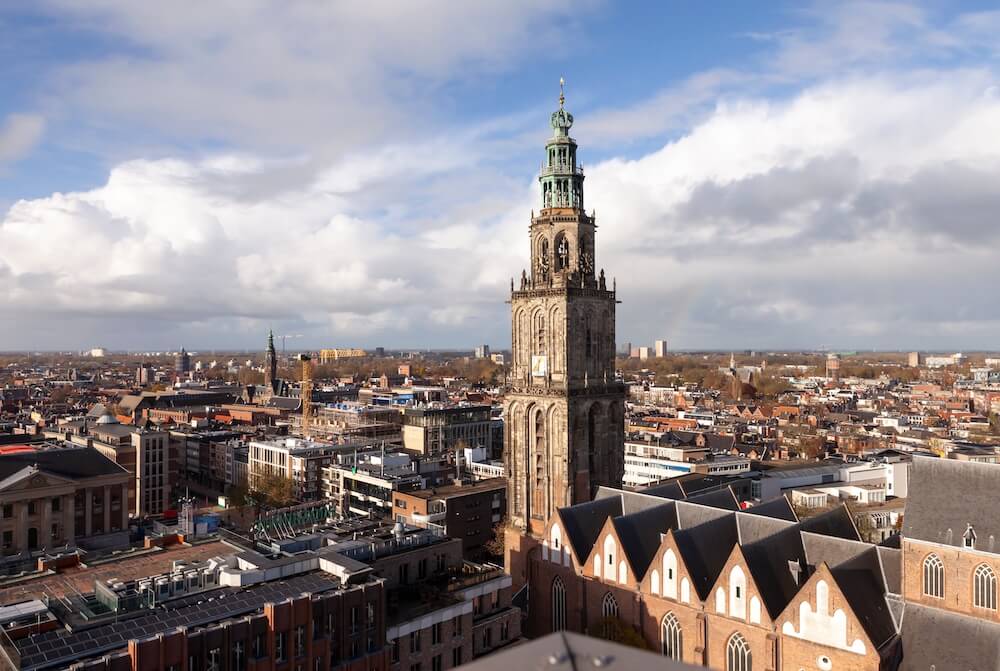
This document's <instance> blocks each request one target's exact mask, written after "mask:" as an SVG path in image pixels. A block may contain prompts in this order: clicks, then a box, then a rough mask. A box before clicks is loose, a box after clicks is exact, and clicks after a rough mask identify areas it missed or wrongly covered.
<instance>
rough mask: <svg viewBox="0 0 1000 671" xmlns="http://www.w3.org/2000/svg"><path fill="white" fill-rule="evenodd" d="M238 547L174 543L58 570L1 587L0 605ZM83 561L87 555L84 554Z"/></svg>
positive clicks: (88, 588) (89, 587)
mask: <svg viewBox="0 0 1000 671" xmlns="http://www.w3.org/2000/svg"><path fill="white" fill-rule="evenodd" d="M236 551H237V549H236V548H234V546H232V545H229V544H228V543H223V542H222V541H213V542H211V543H203V544H201V545H195V546H180V547H178V546H175V547H172V548H168V549H166V550H163V551H161V552H154V553H150V554H142V555H137V556H132V557H129V556H125V557H123V558H122V559H119V560H117V561H110V562H108V563H106V564H100V565H97V566H93V567H84V568H72V569H64V570H63V571H62V572H61V573H58V574H55V575H49V576H45V577H43V578H38V579H36V580H31V581H28V582H23V583H21V584H18V585H12V586H10V587H0V606H3V605H8V604H13V603H18V602H21V601H27V600H29V599H44V598H45V597H50V598H51V597H63V596H71V595H73V594H77V593H80V592H83V593H86V592H92V591H94V581H95V580H99V581H101V582H105V581H107V580H108V579H109V578H118V579H119V580H121V581H123V582H124V581H128V580H138V579H139V578H145V577H148V576H151V575H158V574H160V573H166V572H168V571H170V570H171V569H172V568H173V562H175V561H187V562H198V561H205V560H207V559H211V558H212V557H218V556H219V555H230V554H233V552H236ZM84 560H86V557H84Z"/></svg>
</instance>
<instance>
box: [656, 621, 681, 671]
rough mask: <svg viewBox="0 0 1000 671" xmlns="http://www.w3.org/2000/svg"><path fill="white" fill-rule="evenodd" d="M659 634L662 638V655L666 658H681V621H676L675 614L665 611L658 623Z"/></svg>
mask: <svg viewBox="0 0 1000 671" xmlns="http://www.w3.org/2000/svg"><path fill="white" fill-rule="evenodd" d="M660 634H661V637H662V638H663V641H662V644H663V649H662V651H663V656H664V657H666V658H667V659H677V660H679V659H681V623H680V622H678V621H677V616H676V615H674V614H673V613H667V615H666V617H664V618H663V623H662V624H661V625H660Z"/></svg>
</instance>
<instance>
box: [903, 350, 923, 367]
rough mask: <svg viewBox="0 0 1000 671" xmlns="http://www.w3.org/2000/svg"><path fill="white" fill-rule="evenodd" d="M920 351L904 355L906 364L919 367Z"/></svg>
mask: <svg viewBox="0 0 1000 671" xmlns="http://www.w3.org/2000/svg"><path fill="white" fill-rule="evenodd" d="M921 358H922V357H921V356H920V352H910V353H909V354H907V355H906V365H908V366H909V367H910V368H919V367H920V363H921Z"/></svg>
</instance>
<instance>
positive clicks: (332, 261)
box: [0, 3, 1000, 351]
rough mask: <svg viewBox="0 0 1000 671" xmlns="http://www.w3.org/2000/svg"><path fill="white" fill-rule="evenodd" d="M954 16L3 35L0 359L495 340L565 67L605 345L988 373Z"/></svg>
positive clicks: (436, 12) (988, 295) (996, 114)
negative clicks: (971, 362)
mask: <svg viewBox="0 0 1000 671" xmlns="http://www.w3.org/2000/svg"><path fill="white" fill-rule="evenodd" d="M636 10H639V11H636ZM978 10H979V7H978V6H976V5H975V4H973V3H968V4H966V5H964V6H963V7H962V8H961V9H956V10H951V11H948V12H945V11H944V10H942V9H940V8H938V7H936V6H933V5H927V6H923V7H921V6H919V5H912V4H911V5H907V4H895V5H882V4H851V5H850V6H846V5H845V6H843V7H839V8H837V9H835V10H825V8H823V7H822V6H820V5H814V6H813V7H812V9H809V10H796V9H793V8H791V7H790V6H777V5H776V6H774V7H769V8H768V9H767V10H766V11H763V12H756V11H755V12H752V13H751V12H750V11H749V9H747V8H740V7H738V6H737V5H735V4H734V5H733V6H731V7H730V8H729V9H728V10H727V11H726V12H722V14H724V15H725V16H724V18H722V19H719V18H718V17H717V16H714V15H713V16H708V15H707V14H702V15H699V14H697V13H696V12H694V10H676V9H672V10H671V11H668V10H666V9H664V8H655V7H654V8H649V7H643V6H642V5H640V4H636V5H629V6H610V5H604V4H600V3H595V4H593V5H587V6H584V7H582V8H581V7H575V6H569V5H567V6H553V7H552V8H548V9H544V10H543V9H538V8H534V7H531V6H514V5H509V4H507V5H503V6H497V7H487V6H480V7H476V8H461V9H458V8H455V7H452V6H449V5H447V4H442V5H439V6H436V7H433V8H432V9H430V10H429V11H422V12H421V13H420V15H419V16H412V17H403V18H409V19H410V20H408V21H401V20H400V18H401V17H400V16H399V11H400V10H399V9H398V8H395V9H393V10H391V11H387V10H384V9H380V8H378V7H376V8H370V9H367V10H364V11H362V10H350V9H344V8H338V9H335V10H331V14H330V15H322V14H316V15H314V14H311V13H306V12H303V13H295V12H290V13H283V14H282V15H281V16H280V17H276V16H275V14H274V13H273V12H272V11H270V10H269V9H268V8H267V7H266V6H264V5H260V6H259V7H258V8H257V10H256V11H255V12H250V13H248V14H247V15H246V16H245V17H244V18H243V19H242V21H241V22H239V23H238V24H234V23H233V22H232V21H230V20H229V19H230V18H231V17H229V16H228V15H227V12H226V11H225V9H224V8H223V9H219V10H217V11H215V12H205V13H201V14H199V15H198V16H197V17H195V16H193V15H190V16H189V15H187V14H192V13H187V14H185V13H183V12H178V13H177V15H174V14H173V13H170V12H166V13H159V12H158V10H156V9H154V8H150V7H142V8H139V7H129V6H127V5H121V6H119V5H116V4H115V3H108V4H106V5H103V6H99V7H98V8H96V9H95V8H93V7H91V6H88V7H84V6H82V5H80V6H77V5H74V4H73V3H67V4H64V3H43V4H42V5H40V6H39V7H38V8H37V9H36V8H33V9H31V10H23V9H17V10H13V9H10V8H7V9H3V10H0V29H3V30H4V32H5V33H8V34H10V35H11V37H12V39H11V40H10V41H9V42H8V44H7V46H5V47H0V49H3V51H0V53H4V54H5V55H6V56H8V57H7V58H5V59H4V60H5V62H8V63H15V58H14V55H16V56H17V58H16V66H14V67H10V68H5V69H4V71H3V73H2V74H0V83H2V84H3V85H4V86H5V89H6V90H8V91H11V92H12V93H13V95H11V96H10V97H9V99H7V100H5V102H3V103H0V175H2V176H3V180H2V181H3V185H2V186H0V303H2V307H0V319H3V320H4V321H5V322H8V323H10V324H13V325H14V327H12V328H7V329H4V333H3V335H2V336H0V350H66V349H77V350H78V349H86V348H89V347H93V346H99V345H100V346H105V347H108V348H109V349H111V350H118V349H174V348H177V347H179V346H180V345H181V344H184V343H197V344H199V346H201V345H207V346H214V347H215V348H216V349H225V348H227V347H231V348H239V347H242V348H249V349H251V350H254V351H256V350H258V349H259V348H260V344H259V343H261V342H262V341H263V335H262V334H264V333H266V330H267V328H268V327H269V326H271V325H273V326H274V327H275V330H276V332H281V333H302V334H304V338H303V339H302V340H300V341H297V342H296V347H300V346H301V347H304V346H308V345H310V344H312V345H314V346H322V345H324V344H330V343H337V344H361V343H371V344H372V345H373V346H374V345H375V344H378V345H383V346H385V347H387V348H393V349H395V348H401V347H403V346H406V347H407V348H434V349H446V348H454V347H458V346H468V347H471V345H472V344H473V343H481V342H486V343H490V344H491V346H498V347H501V348H507V347H509V346H510V342H509V337H510V334H509V329H508V327H507V324H508V323H509V321H508V320H509V313H508V308H507V307H506V306H505V305H504V302H503V301H504V298H505V294H506V292H507V290H508V288H509V282H510V273H511V272H512V269H515V268H520V267H523V266H525V265H526V261H527V259H528V251H529V250H528V246H527V244H526V243H525V242H524V239H523V234H524V231H525V229H526V227H527V225H528V223H529V220H528V212H529V211H530V210H531V208H532V207H537V202H538V188H537V182H536V179H535V178H536V173H537V164H538V160H537V156H536V155H535V153H534V150H535V148H536V147H537V146H538V144H539V142H540V141H541V140H542V139H543V137H544V122H545V120H546V119H547V116H548V113H549V112H550V111H551V109H552V107H553V105H554V103H555V101H556V97H557V95H558V85H557V82H558V79H559V76H560V75H564V76H565V77H566V79H567V96H568V100H569V106H570V107H571V108H572V109H573V111H574V114H576V116H577V119H578V123H577V124H576V126H575V127H574V135H576V136H577V137H578V138H579V139H580V141H581V144H582V146H583V151H582V153H581V159H582V161H583V163H584V165H585V169H586V171H587V185H588V199H589V201H590V202H589V203H588V209H590V208H595V209H596V210H597V214H598V222H599V225H600V227H601V228H600V236H601V240H602V260H601V265H602V266H603V267H604V268H605V270H606V272H607V274H608V278H609V280H610V279H611V278H617V279H618V280H620V282H619V287H620V290H619V297H620V299H621V300H622V301H623V304H622V306H621V311H620V313H619V329H618V333H619V337H618V347H619V348H620V347H621V346H622V345H623V344H624V342H626V341H633V342H636V343H638V342H643V343H646V344H649V343H652V342H653V340H654V339H656V338H665V339H666V340H667V341H668V342H669V343H670V346H671V349H672V350H673V349H678V350H685V349H715V350H720V351H725V350H727V349H729V348H736V349H738V350H743V349H747V348H755V349H762V350H766V349H779V350H784V349H789V350H796V349H817V348H819V347H820V346H822V345H828V346H830V347H832V348H835V349H865V350H869V349H873V348H874V349H892V350H906V349H920V350H941V351H946V350H988V349H990V348H995V347H996V343H995V341H993V340H992V339H991V338H992V337H994V336H995V333H996V332H997V326H998V325H1000V299H998V298H997V297H996V294H995V292H991V291H990V286H989V283H988V282H984V281H983V280H982V278H984V277H989V276H990V275H989V274H990V272H991V270H992V267H993V265H995V253H993V252H992V251H991V250H992V249H994V248H995V247H994V243H995V242H996V236H997V235H998V233H997V231H996V230H995V227H991V226H990V225H989V224H990V222H991V220H992V213H993V212H994V211H995V210H996V205H997V204H1000V202H998V198H997V189H996V186H995V184H996V183H997V180H996V177H997V176H998V175H1000V140H998V139H997V138H1000V134H998V133H997V132H996V131H997V130H1000V101H998V100H997V96H996V90H997V84H998V82H1000V80H998V77H997V72H996V67H995V65H994V63H993V62H992V56H993V53H992V51H991V50H992V49H993V47H992V44H991V43H990V40H991V35H992V33H993V31H992V30H989V26H995V25H997V24H1000V13H996V12H992V13H990V12H979V11H978ZM640 14H641V16H640ZM470 23H472V24H483V25H485V24H489V25H490V26H491V28H493V29H494V30H493V31H492V32H491V35H490V38H489V39H485V40H483V39H471V38H470V36H469V35H467V34H464V37H463V39H457V40H449V39H443V38H445V37H446V36H447V37H453V36H455V35H456V34H459V33H460V32H461V31H462V27H463V26H465V25H468V24H470ZM401 27H402V29H401ZM352 32H353V33H366V34H368V35H375V36H378V37H379V38H380V39H373V40H368V41H370V42H372V44H368V41H366V40H345V41H344V43H343V44H334V43H336V42H337V41H338V40H337V39H333V38H332V37H331V36H336V37H337V38H341V39H343V38H345V37H347V36H349V35H350V34H351V33H352ZM263 36H266V37H267V38H268V39H267V40H266V41H262V40H261V38H262V37H263ZM123 37H126V38H127V39H122V38H123ZM387 42H391V43H392V47H391V48H386V47H385V43H387ZM56 44H58V45H59V47H58V48H56V47H55V45H56ZM552 44H567V45H568V44H572V45H573V48H572V49H552V48H550V47H551V45H552ZM695 47H696V48H695ZM352 50H360V51H357V52H355V51H352ZM358 53H361V54H364V55H365V56H366V58H360V59H359V58H356V56H357V54H358ZM356 61H362V62H361V63H357V62H356ZM623 71H624V72H627V73H629V74H628V76H626V77H622V76H621V73H622V72H623ZM149 82H155V86H154V85H150V84H149ZM112 91H113V92H115V93H116V94H117V95H110V94H111V92H112ZM122 94H124V95H122ZM386 129H388V130H389V131H390V132H389V133H387V132H386ZM539 129H541V130H539ZM202 349H205V348H204V347H202Z"/></svg>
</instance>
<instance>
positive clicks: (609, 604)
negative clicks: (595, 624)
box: [601, 592, 618, 638]
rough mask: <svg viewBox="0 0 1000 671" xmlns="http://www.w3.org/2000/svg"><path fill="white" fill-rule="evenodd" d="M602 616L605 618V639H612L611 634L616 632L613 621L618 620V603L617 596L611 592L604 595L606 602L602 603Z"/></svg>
mask: <svg viewBox="0 0 1000 671" xmlns="http://www.w3.org/2000/svg"><path fill="white" fill-rule="evenodd" d="M601 615H602V616H603V617H604V624H603V635H604V638H611V634H612V632H613V631H614V623H613V622H612V620H617V619H618V601H616V600H615V595H614V594H612V593H611V592H608V593H607V594H605V595H604V600H603V601H602V602H601Z"/></svg>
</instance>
